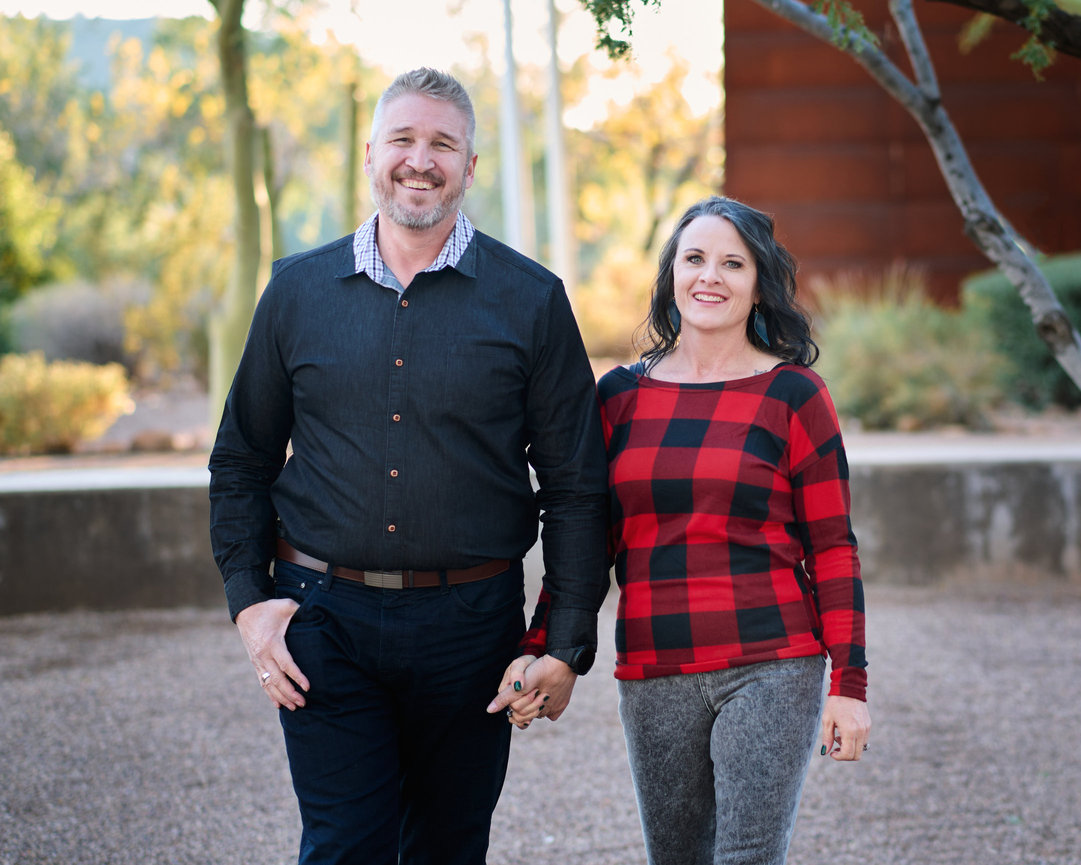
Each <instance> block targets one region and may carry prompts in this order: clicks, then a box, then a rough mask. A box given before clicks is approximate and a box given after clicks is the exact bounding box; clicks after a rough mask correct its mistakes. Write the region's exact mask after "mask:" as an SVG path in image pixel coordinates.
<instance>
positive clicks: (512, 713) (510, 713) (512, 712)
mask: <svg viewBox="0 0 1081 865" xmlns="http://www.w3.org/2000/svg"><path fill="white" fill-rule="evenodd" d="M513 717H514V709H509V708H508V709H507V718H513Z"/></svg>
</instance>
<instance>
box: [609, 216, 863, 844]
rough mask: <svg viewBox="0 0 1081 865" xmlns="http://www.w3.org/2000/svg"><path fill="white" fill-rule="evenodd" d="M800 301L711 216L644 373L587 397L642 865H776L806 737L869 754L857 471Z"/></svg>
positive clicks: (788, 831) (671, 287)
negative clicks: (595, 406) (605, 465)
mask: <svg viewBox="0 0 1081 865" xmlns="http://www.w3.org/2000/svg"><path fill="white" fill-rule="evenodd" d="M795 289H796V284H795V262H794V261H793V259H792V257H791V256H790V255H789V254H788V252H787V251H786V250H785V249H784V247H783V246H781V244H779V243H778V242H777V240H776V239H775V238H774V236H773V221H772V219H771V218H770V217H768V216H766V215H765V214H763V213H760V212H759V211H757V210H754V209H753V208H751V207H748V206H746V205H744V204H741V203H739V202H737V201H733V200H731V199H725V198H718V197H713V198H709V199H706V200H704V201H701V202H699V203H698V204H695V205H694V206H693V207H691V208H690V209H689V210H688V211H687V212H686V213H685V214H684V215H683V217H682V218H681V219H680V221H679V223H678V225H677V226H676V229H675V232H674V233H673V235H672V236H671V238H669V240H668V242H667V243H666V244H665V246H664V249H663V250H662V252H661V257H660V266H659V272H658V274H657V279H656V283H655V286H654V291H653V297H652V303H651V307H650V314H649V318H648V320H647V323H646V339H645V342H646V343H647V346H646V349H645V351H644V352H643V354H642V360H641V361H640V362H639V363H637V364H635V365H633V366H631V367H629V368H623V367H619V368H617V369H614V370H612V371H611V372H609V373H607V374H606V375H605V376H604V377H603V378H602V379H601V381H600V382H599V384H598V389H599V393H600V398H601V404H602V418H603V421H604V429H605V438H606V441H607V445H608V459H609V485H610V488H611V505H612V542H613V552H614V556H615V567H616V578H617V581H618V583H619V586H620V589H621V593H620V599H619V613H618V621H617V625H616V652H617V657H616V678H617V679H618V680H619V693H620V717H621V718H622V721H623V727H624V732H625V735H626V738H627V748H628V755H629V759H630V764H631V772H632V776H633V778H634V785H635V790H636V793H637V797H638V807H639V814H640V816H641V820H642V826H643V831H644V834H645V840H646V849H647V852H648V855H649V861H650V863H651V865H661V863H673V865H675V863H678V865H688V863H725V865H729V863H755V865H763V863H778V865H779V863H783V862H784V861H785V858H786V855H787V851H788V844H789V841H790V839H791V835H792V828H793V825H794V823H795V817H796V809H797V807H798V804H799V798H800V792H801V790H802V787H803V781H804V778H805V776H806V772H807V767H808V765H809V762H810V757H811V753H812V748H813V746H814V744H815V740H816V736H820V741H821V748H820V753H821V754H822V755H823V756H824V755H826V754H830V755H831V756H832V757H833V759H835V760H858V759H859V758H860V755H861V753H862V751H863V750H864V748H865V747H866V742H867V737H868V733H869V731H870V726H871V723H870V716H869V715H868V712H867V707H866V703H865V699H866V697H865V692H866V671H865V667H866V661H865V657H864V637H863V619H864V616H863V594H862V590H861V583H860V573H859V561H858V558H857V556H856V542H855V538H854V536H853V534H852V529H851V524H850V521H849V495H848V484H847V480H848V467H847V463H846V460H845V453H844V447H843V445H842V442H841V436H840V432H839V429H838V423H837V416H836V412H835V410H834V408H833V404H832V402H831V400H830V397H829V394H828V393H827V391H826V387H825V385H824V384H823V383H822V380H821V379H820V378H819V377H818V376H817V375H816V374H815V373H813V372H811V371H810V369H809V367H810V365H811V364H812V363H813V362H814V361H815V359H816V358H817V356H818V348H817V346H816V345H815V344H814V342H813V341H812V339H811V337H810V327H809V324H808V321H807V319H806V317H805V316H804V315H803V313H802V311H801V310H800V308H799V307H798V305H797V304H796V301H795ZM825 655H828V656H829V658H830V661H831V666H832V671H831V673H830V677H829V691H828V696H827V697H826V700H825V706H824V708H823V705H822V691H823V687H822V685H823V673H824V668H825V661H824V656H825Z"/></svg>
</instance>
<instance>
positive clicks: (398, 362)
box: [394, 358, 402, 366]
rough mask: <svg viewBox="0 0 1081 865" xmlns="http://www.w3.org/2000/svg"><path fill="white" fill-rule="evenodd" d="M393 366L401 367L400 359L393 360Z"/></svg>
mask: <svg viewBox="0 0 1081 865" xmlns="http://www.w3.org/2000/svg"><path fill="white" fill-rule="evenodd" d="M394 365H395V366H401V365H402V359H401V358H398V359H397V360H395V361H394Z"/></svg>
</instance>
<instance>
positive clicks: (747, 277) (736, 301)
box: [672, 216, 758, 339]
mask: <svg viewBox="0 0 1081 865" xmlns="http://www.w3.org/2000/svg"><path fill="white" fill-rule="evenodd" d="M672 276H673V288H674V290H675V299H676V308H677V309H678V310H679V314H680V316H681V319H682V323H681V325H680V327H681V330H682V331H684V332H686V331H687V329H688V328H692V329H695V330H699V331H702V332H709V333H719V332H724V331H730V332H731V333H732V334H733V335H739V336H741V337H742V338H743V339H746V333H747V319H748V318H749V317H750V314H751V309H752V308H753V307H754V304H755V302H756V301H757V299H758V288H757V286H758V269H757V267H756V266H755V262H754V255H753V254H752V253H751V251H750V250H749V249H748V248H747V244H745V243H744V242H743V238H742V237H740V236H739V232H738V231H736V228H735V226H734V225H732V223H731V222H729V221H728V220H727V219H724V218H723V217H720V216H699V217H698V218H697V219H695V220H693V221H692V222H691V223H690V224H689V225H688V226H687V227H686V228H685V229H683V234H682V236H681V237H680V239H679V246H678V248H677V250H676V259H675V262H674V263H673V264H672Z"/></svg>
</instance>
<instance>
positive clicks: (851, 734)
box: [822, 697, 871, 760]
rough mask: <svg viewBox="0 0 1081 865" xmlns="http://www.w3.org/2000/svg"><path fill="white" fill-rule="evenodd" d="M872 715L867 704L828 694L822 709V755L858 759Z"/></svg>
mask: <svg viewBox="0 0 1081 865" xmlns="http://www.w3.org/2000/svg"><path fill="white" fill-rule="evenodd" d="M870 734H871V715H870V713H869V712H868V711H867V704H866V703H865V702H863V701H862V700H856V699H853V698H852V697H827V698H826V708H825V709H824V710H823V711H822V756H825V755H826V754H829V755H830V756H831V757H832V758H833V759H834V760H859V758H860V757H861V756H863V752H864V751H866V750H867V739H868V737H869V736H870Z"/></svg>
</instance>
